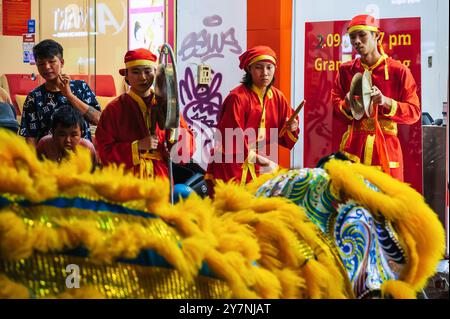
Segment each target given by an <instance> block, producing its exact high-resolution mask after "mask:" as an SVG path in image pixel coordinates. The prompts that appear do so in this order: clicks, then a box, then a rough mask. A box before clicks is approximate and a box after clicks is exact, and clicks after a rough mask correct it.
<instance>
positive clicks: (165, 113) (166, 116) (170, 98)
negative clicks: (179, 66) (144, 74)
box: [152, 43, 180, 130]
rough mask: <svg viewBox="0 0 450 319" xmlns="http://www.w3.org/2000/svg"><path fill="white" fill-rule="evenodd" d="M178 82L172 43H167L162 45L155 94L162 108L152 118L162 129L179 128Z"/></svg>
mask: <svg viewBox="0 0 450 319" xmlns="http://www.w3.org/2000/svg"><path fill="white" fill-rule="evenodd" d="M169 58H170V62H169ZM177 83H178V82H177V72H176V65H175V59H174V56H173V51H172V48H171V47H170V45H169V44H167V43H165V44H163V45H162V47H161V51H160V54H159V59H158V68H157V70H156V78H155V94H156V98H157V100H158V107H159V108H160V109H159V110H158V112H153V114H155V117H156V118H153V119H152V122H157V123H158V126H159V128H160V129H161V130H164V129H177V128H178V126H179V124H180V110H179V105H178V85H177Z"/></svg>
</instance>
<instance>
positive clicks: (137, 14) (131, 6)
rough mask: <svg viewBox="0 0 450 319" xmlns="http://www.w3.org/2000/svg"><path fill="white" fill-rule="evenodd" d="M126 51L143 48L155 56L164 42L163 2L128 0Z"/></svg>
mask: <svg viewBox="0 0 450 319" xmlns="http://www.w3.org/2000/svg"><path fill="white" fill-rule="evenodd" d="M128 16H129V19H128V49H129V50H133V49H137V48H145V49H148V50H150V51H152V52H153V53H155V54H157V52H158V48H159V47H160V46H161V45H162V44H163V43H164V42H166V39H165V36H166V33H165V0H153V1H148V0H147V1H143V0H128Z"/></svg>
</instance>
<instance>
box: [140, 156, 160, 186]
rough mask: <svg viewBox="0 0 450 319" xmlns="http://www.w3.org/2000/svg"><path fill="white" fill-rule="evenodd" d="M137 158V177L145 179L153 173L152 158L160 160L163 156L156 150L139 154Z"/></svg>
mask: <svg viewBox="0 0 450 319" xmlns="http://www.w3.org/2000/svg"><path fill="white" fill-rule="evenodd" d="M139 160H140V166H139V177H140V178H141V179H147V178H150V177H153V176H154V175H155V170H154V167H153V160H157V161H162V160H163V158H162V156H161V154H160V153H159V152H158V151H153V152H146V153H142V154H140V156H139Z"/></svg>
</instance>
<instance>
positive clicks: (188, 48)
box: [178, 15, 242, 62]
mask: <svg viewBox="0 0 450 319" xmlns="http://www.w3.org/2000/svg"><path fill="white" fill-rule="evenodd" d="M203 25H204V26H205V27H207V28H208V27H209V28H216V27H219V26H221V25H222V17H220V16H219V15H212V16H209V17H205V18H204V19H203ZM207 28H205V29H202V30H201V31H200V32H198V33H196V32H191V33H189V34H188V35H187V36H186V37H185V38H184V40H183V41H182V43H181V47H180V50H179V51H178V55H179V56H181V60H182V61H186V60H188V59H190V58H192V57H195V58H200V59H201V61H202V62H205V61H206V60H209V59H212V58H223V57H225V56H224V54H223V51H224V49H225V48H226V47H228V48H229V50H230V52H232V53H235V54H241V53H242V48H241V46H240V45H239V42H238V41H237V39H236V36H235V29H234V28H233V27H231V28H229V29H228V30H226V31H220V30H219V31H217V33H210V32H209V30H208V29H207ZM214 31H215V30H214Z"/></svg>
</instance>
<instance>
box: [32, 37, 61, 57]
mask: <svg viewBox="0 0 450 319" xmlns="http://www.w3.org/2000/svg"><path fill="white" fill-rule="evenodd" d="M33 55H34V58H35V60H37V59H50V58H53V57H54V56H58V57H60V58H63V47H62V46H61V44H59V43H58V42H56V41H55V40H52V39H47V40H42V41H41V42H39V43H38V44H36V45H35V46H34V47H33Z"/></svg>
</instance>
